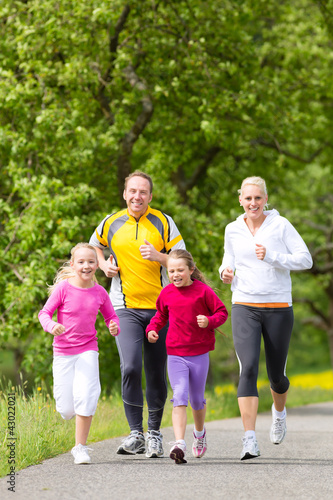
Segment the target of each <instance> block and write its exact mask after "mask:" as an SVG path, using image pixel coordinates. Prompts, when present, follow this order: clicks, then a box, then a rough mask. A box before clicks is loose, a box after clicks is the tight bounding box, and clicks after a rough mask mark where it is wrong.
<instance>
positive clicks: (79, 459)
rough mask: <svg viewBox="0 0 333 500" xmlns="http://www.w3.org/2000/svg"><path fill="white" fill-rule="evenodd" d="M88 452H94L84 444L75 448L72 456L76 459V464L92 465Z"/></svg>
mask: <svg viewBox="0 0 333 500" xmlns="http://www.w3.org/2000/svg"><path fill="white" fill-rule="evenodd" d="M88 450H90V451H92V450H91V448H88V446H85V445H83V444H78V445H77V446H74V448H72V450H71V454H72V455H73V457H74V463H75V464H76V465H80V464H91V458H90V456H89V453H88Z"/></svg>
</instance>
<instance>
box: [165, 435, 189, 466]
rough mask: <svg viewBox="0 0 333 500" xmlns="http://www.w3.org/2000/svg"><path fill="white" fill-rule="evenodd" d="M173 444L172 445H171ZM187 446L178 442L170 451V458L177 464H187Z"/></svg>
mask: <svg viewBox="0 0 333 500" xmlns="http://www.w3.org/2000/svg"><path fill="white" fill-rule="evenodd" d="M170 444H171V443H170ZM185 451H186V444H183V443H180V442H179V441H176V442H175V443H173V446H172V448H171V450H170V455H169V456H170V458H171V459H172V460H174V461H175V462H176V464H187V461H186V460H185Z"/></svg>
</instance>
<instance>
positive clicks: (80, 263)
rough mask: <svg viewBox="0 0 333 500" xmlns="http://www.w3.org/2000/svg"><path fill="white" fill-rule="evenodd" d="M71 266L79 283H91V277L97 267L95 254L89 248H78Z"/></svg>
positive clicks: (85, 284) (87, 284)
mask: <svg viewBox="0 0 333 500" xmlns="http://www.w3.org/2000/svg"><path fill="white" fill-rule="evenodd" d="M71 266H72V268H73V269H74V271H75V275H76V278H77V279H78V281H79V282H80V285H83V287H84V286H89V285H91V286H92V285H93V278H94V275H95V272H96V270H97V268H98V262H97V259H96V254H95V252H94V251H93V250H91V249H90V248H85V247H82V248H78V249H77V250H76V251H75V253H74V256H73V261H71Z"/></svg>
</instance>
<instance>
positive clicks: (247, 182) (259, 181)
mask: <svg viewBox="0 0 333 500" xmlns="http://www.w3.org/2000/svg"><path fill="white" fill-rule="evenodd" d="M245 186H258V188H259V189H260V191H261V192H262V193H263V194H264V195H265V196H268V193H267V187H266V182H265V179H263V178H262V177H258V176H253V177H246V179H244V180H243V182H242V185H241V187H240V189H238V194H239V196H242V191H243V188H244V187H245ZM265 208H268V203H266V204H265Z"/></svg>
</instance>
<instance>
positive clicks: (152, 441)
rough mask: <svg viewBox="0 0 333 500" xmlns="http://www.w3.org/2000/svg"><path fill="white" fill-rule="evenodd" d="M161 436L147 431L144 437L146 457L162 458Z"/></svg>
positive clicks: (158, 433)
mask: <svg viewBox="0 0 333 500" xmlns="http://www.w3.org/2000/svg"><path fill="white" fill-rule="evenodd" d="M162 440H163V436H162V434H161V433H160V431H148V432H147V436H146V457H147V458H159V457H163V455H164V451H163V446H162Z"/></svg>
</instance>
